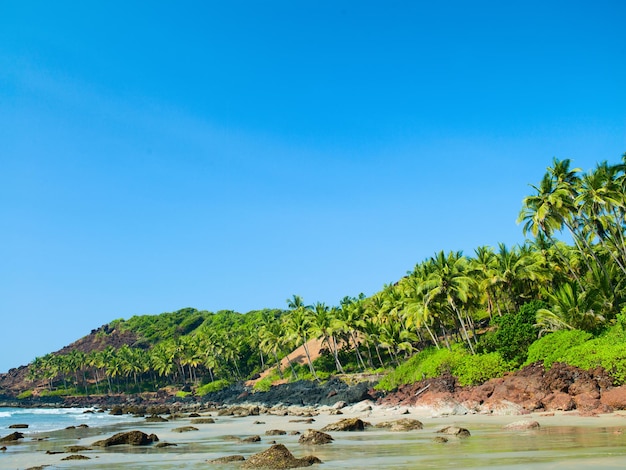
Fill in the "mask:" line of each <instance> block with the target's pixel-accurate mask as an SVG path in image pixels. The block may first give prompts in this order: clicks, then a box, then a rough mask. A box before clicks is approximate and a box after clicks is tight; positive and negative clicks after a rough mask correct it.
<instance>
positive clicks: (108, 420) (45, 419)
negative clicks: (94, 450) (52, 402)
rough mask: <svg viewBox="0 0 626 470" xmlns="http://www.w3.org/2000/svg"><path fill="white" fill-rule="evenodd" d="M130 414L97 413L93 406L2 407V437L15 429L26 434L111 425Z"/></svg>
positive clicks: (0, 422)
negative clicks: (15, 427)
mask: <svg viewBox="0 0 626 470" xmlns="http://www.w3.org/2000/svg"><path fill="white" fill-rule="evenodd" d="M131 419H132V418H130V417H129V416H112V415H109V414H108V413H97V412H96V410H95V409H93V408H0V437H3V436H5V435H7V434H10V433H12V432H14V431H18V432H21V433H22V434H24V435H25V436H28V435H32V434H36V433H42V432H49V431H56V430H61V429H65V428H67V427H69V426H78V425H80V424H86V425H87V426H89V427H90V428H91V427H102V426H110V425H115V424H119V423H123V422H127V421H130V420H131ZM12 424H28V428H27V429H9V426H11V425H12Z"/></svg>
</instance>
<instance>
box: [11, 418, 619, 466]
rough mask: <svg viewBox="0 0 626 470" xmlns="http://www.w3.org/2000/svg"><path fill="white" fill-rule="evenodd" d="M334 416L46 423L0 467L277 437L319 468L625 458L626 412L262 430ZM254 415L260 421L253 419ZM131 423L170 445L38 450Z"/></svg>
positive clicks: (158, 457) (201, 461)
mask: <svg viewBox="0 0 626 470" xmlns="http://www.w3.org/2000/svg"><path fill="white" fill-rule="evenodd" d="M399 417H400V416H395V417H393V418H391V419H397V418H399ZM339 418H341V417H337V416H319V417H316V421H315V422H314V423H312V424H302V423H293V422H290V420H291V419H293V417H276V416H256V417H247V418H234V417H217V418H216V423H214V424H201V425H194V426H196V427H197V428H199V429H200V431H199V432H188V433H176V432H172V429H173V428H175V427H178V426H183V425H187V424H189V420H188V419H181V420H177V421H173V422H169V423H145V422H144V421H143V420H135V421H134V422H132V423H125V424H117V425H115V426H114V427H109V426H107V427H102V428H96V427H93V428H91V427H90V428H89V429H83V430H61V431H53V432H47V433H45V434H46V435H47V436H48V437H49V438H48V439H47V440H43V441H36V440H33V439H32V437H37V435H33V436H32V437H31V438H29V439H25V440H23V442H21V443H20V444H17V445H10V446H8V450H7V451H6V452H5V453H3V454H0V468H3V469H5V468H6V469H10V468H26V467H28V466H34V465H51V466H50V467H48V468H49V469H57V468H59V469H60V468H90V469H110V468H116V469H117V468H121V469H154V468H156V469H160V470H166V469H167V470H173V469H180V468H185V469H199V468H204V469H206V468H215V469H237V468H240V465H239V464H229V465H208V464H207V463H206V461H207V460H210V459H214V458H217V457H222V456H226V455H233V454H242V455H244V456H246V457H248V456H250V455H251V454H254V453H257V452H260V451H262V450H265V449H267V448H268V447H269V445H270V442H271V441H274V440H275V441H276V442H278V443H282V444H285V445H286V446H287V447H288V448H289V449H290V450H291V451H292V452H293V453H294V455H296V456H297V457H301V456H304V455H310V454H313V455H316V456H317V457H319V458H320V459H321V460H322V461H323V462H324V464H323V465H322V466H320V467H318V468H322V469H323V468H326V469H335V468H337V469H343V468H351V469H362V468H363V469H366V468H371V469H381V468H384V469H415V468H428V469H452V468H454V469H463V468H490V469H522V468H524V469H526V468H531V469H572V468H573V469H582V468H590V467H595V468H596V469H603V468H607V469H608V468H623V467H624V466H625V464H626V419H624V418H623V417H611V418H608V419H604V418H585V419H583V418H577V419H572V418H557V417H553V418H537V420H538V421H539V422H540V423H541V424H542V426H541V428H540V429H539V430H536V431H504V430H503V429H502V426H503V424H506V423H510V422H513V421H516V420H518V419H519V418H518V417H509V418H502V417H493V418H492V417H482V418H481V417H476V416H468V417H449V418H444V419H432V418H430V419H429V418H425V419H424V418H422V419H421V420H422V421H423V423H424V429H422V430H419V431H411V432H390V431H387V430H380V429H373V428H369V430H367V431H364V432H356V433H349V432H343V433H342V432H334V433H331V434H332V436H333V437H334V439H335V441H334V442H333V443H331V444H328V445H325V446H317V447H306V446H302V445H300V444H298V436H297V435H289V434H287V435H283V436H265V435H264V433H265V431H266V430H268V429H284V430H285V431H287V432H289V431H292V430H298V431H300V432H303V431H305V430H306V429H307V428H309V427H312V428H314V429H320V428H321V427H323V426H324V425H325V424H327V423H329V422H334V421H337V420H338V419H339ZM126 419H129V418H126ZM365 419H368V418H365ZM389 419H390V417H385V418H384V420H389ZM257 420H258V421H263V422H264V424H253V423H254V421H257ZM382 420H383V419H378V420H377V421H376V420H372V421H375V422H379V421H382ZM569 423H572V424H574V425H569ZM450 424H455V425H457V426H462V427H466V428H468V429H469V430H470V431H471V433H472V435H471V436H470V437H468V438H464V439H463V438H455V437H451V436H448V438H449V441H448V442H447V443H443V444H440V443H436V442H434V441H433V439H434V437H435V436H437V435H438V434H437V433H436V431H437V430H439V429H441V428H442V427H445V426H447V425H450ZM622 426H624V430H623V432H622ZM130 429H141V430H142V431H144V432H146V433H156V434H157V435H158V436H159V438H160V440H161V441H166V442H172V443H176V444H178V445H177V447H167V448H163V449H158V448H155V447H154V446H148V447H136V448H130V447H126V446H119V447H113V448H109V449H97V450H93V451H86V452H82V454H83V455H87V456H89V457H91V460H88V461H76V462H71V461H67V462H62V461H61V458H62V457H65V456H67V455H68V454H58V455H46V454H45V451H46V450H56V451H59V450H63V447H64V446H66V445H89V444H91V443H92V442H94V441H95V440H98V439H101V438H104V437H108V436H110V435H112V434H113V432H118V431H121V430H130ZM229 435H235V436H239V437H247V436H251V435H260V436H261V439H262V442H260V443H252V444H242V443H239V442H237V441H233V440H229V439H228V438H227V436H229Z"/></svg>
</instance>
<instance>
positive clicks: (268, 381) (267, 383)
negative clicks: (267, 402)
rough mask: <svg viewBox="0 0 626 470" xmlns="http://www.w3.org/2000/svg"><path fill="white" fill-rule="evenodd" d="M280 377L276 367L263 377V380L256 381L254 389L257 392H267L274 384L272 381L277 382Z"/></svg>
mask: <svg viewBox="0 0 626 470" xmlns="http://www.w3.org/2000/svg"><path fill="white" fill-rule="evenodd" d="M279 379H280V376H279V375H278V372H277V371H276V369H274V370H272V372H271V373H270V374H269V375H267V376H266V377H263V378H262V379H261V380H259V381H258V382H257V383H255V384H254V387H253V389H254V390H255V391H257V392H267V391H268V390H269V389H270V387H271V386H272V383H274V382H276V381H277V380H279Z"/></svg>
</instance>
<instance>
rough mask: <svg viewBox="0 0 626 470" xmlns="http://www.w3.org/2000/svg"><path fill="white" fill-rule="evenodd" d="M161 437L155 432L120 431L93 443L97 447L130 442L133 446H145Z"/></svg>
mask: <svg viewBox="0 0 626 470" xmlns="http://www.w3.org/2000/svg"><path fill="white" fill-rule="evenodd" d="M158 440H159V438H158V437H157V436H156V435H155V434H150V435H148V434H146V433H144V432H141V431H128V432H118V433H117V434H114V435H113V436H111V437H109V438H108V439H103V440H101V441H96V442H94V443H93V444H92V445H93V446H97V447H109V446H117V445H123V444H128V445H131V446H145V445H148V444H152V443H153V442H157V441H158Z"/></svg>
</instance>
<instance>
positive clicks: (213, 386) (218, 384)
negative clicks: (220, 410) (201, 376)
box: [196, 379, 229, 397]
mask: <svg viewBox="0 0 626 470" xmlns="http://www.w3.org/2000/svg"><path fill="white" fill-rule="evenodd" d="M228 385H229V382H228V380H225V379H220V380H216V381H215V382H209V383H208V384H204V385H202V386H200V387H198V389H197V390H196V395H198V396H201V397H202V396H204V395H206V394H207V393H213V392H218V391H220V390H221V389H223V388H226V387H228Z"/></svg>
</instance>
